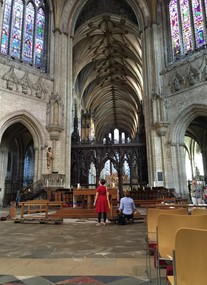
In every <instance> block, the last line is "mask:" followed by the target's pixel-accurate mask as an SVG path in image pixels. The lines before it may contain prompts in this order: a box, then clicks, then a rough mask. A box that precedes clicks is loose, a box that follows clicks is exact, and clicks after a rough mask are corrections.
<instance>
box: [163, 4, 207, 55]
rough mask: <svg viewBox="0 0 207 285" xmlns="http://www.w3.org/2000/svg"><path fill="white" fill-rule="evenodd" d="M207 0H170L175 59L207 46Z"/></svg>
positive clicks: (172, 42)
mask: <svg viewBox="0 0 207 285" xmlns="http://www.w3.org/2000/svg"><path fill="white" fill-rule="evenodd" d="M206 20H207V0H170V1H169V21H170V32H171V47H172V53H173V60H176V59H179V58H182V57H183V56H184V55H186V54H188V53H191V52H195V51H197V50H200V49H202V48H205V47H206V39H207V33H206V27H207V21H206Z"/></svg>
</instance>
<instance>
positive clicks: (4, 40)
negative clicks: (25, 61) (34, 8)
mask: <svg viewBox="0 0 207 285" xmlns="http://www.w3.org/2000/svg"><path fill="white" fill-rule="evenodd" d="M8 31H9V27H8V26H6V25H4V26H3V29H2V37H1V52H2V53H4V54H7V53H8V46H9V32H8Z"/></svg>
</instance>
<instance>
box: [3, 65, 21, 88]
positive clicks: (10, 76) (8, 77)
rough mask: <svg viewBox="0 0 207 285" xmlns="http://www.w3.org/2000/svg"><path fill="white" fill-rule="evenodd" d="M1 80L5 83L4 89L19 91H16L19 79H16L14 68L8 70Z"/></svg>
mask: <svg viewBox="0 0 207 285" xmlns="http://www.w3.org/2000/svg"><path fill="white" fill-rule="evenodd" d="M2 78H3V80H5V81H6V88H7V89H9V90H13V91H19V90H18V83H19V79H18V78H17V76H16V74H15V72H14V67H13V66H12V67H11V68H10V70H9V71H8V72H7V73H6V74H5V75H4V76H3V77H2Z"/></svg>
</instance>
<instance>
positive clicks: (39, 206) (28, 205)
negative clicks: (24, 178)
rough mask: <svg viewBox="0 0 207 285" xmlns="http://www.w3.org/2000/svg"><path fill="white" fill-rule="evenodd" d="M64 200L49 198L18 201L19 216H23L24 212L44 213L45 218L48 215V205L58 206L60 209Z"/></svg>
mask: <svg viewBox="0 0 207 285" xmlns="http://www.w3.org/2000/svg"><path fill="white" fill-rule="evenodd" d="M64 204H65V202H62V201H49V200H29V201H24V202H20V203H19V206H21V218H23V217H24V214H32V213H41V212H44V213H45V218H47V217H48V211H49V208H50V207H59V208H60V210H62V208H63V205H64Z"/></svg>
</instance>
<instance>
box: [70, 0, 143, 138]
mask: <svg viewBox="0 0 207 285" xmlns="http://www.w3.org/2000/svg"><path fill="white" fill-rule="evenodd" d="M115 2H116V1H115ZM123 2H125V1H123ZM123 2H122V3H123ZM108 3H109V2H108ZM111 3H112V2H111ZM117 3H118V2H117ZM119 3H120V2H119ZM106 7H107V9H109V8H110V7H109V6H106ZM88 8H90V7H88ZM99 8H100V7H99ZM112 8H113V7H112V6H111V10H110V11H109V10H106V9H104V7H102V10H103V13H101V12H100V9H99V13H96V15H95V16H91V17H90V19H89V17H88V18H87V17H85V19H86V21H85V22H84V21H83V20H82V19H83V17H82V18H81V17H80V19H81V20H82V21H80V20H78V21H77V23H78V24H77V25H78V27H77V29H76V31H75V34H74V46H73V80H74V86H75V92H76V96H77V97H78V98H79V102H81V108H83V110H88V111H91V112H92V113H93V116H94V121H95V136H96V138H97V139H103V137H104V136H106V135H107V134H108V133H109V132H110V131H111V130H113V129H115V128H118V129H119V130H121V131H123V132H125V133H126V134H128V135H129V136H130V137H131V138H134V137H135V135H136V133H137V128H138V112H139V109H140V102H141V101H142V96H143V79H142V51H141V37H140V34H139V29H138V24H137V23H136V17H135V15H133V13H132V10H131V9H130V7H128V10H127V9H126V7H125V9H126V11H125V13H126V12H127V11H128V14H127V13H126V14H125V15H119V14H114V13H112V12H113V11H112ZM105 12H107V13H105ZM86 14H87V13H85V14H84V15H86ZM97 14H98V15H97ZM128 18H130V19H128Z"/></svg>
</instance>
